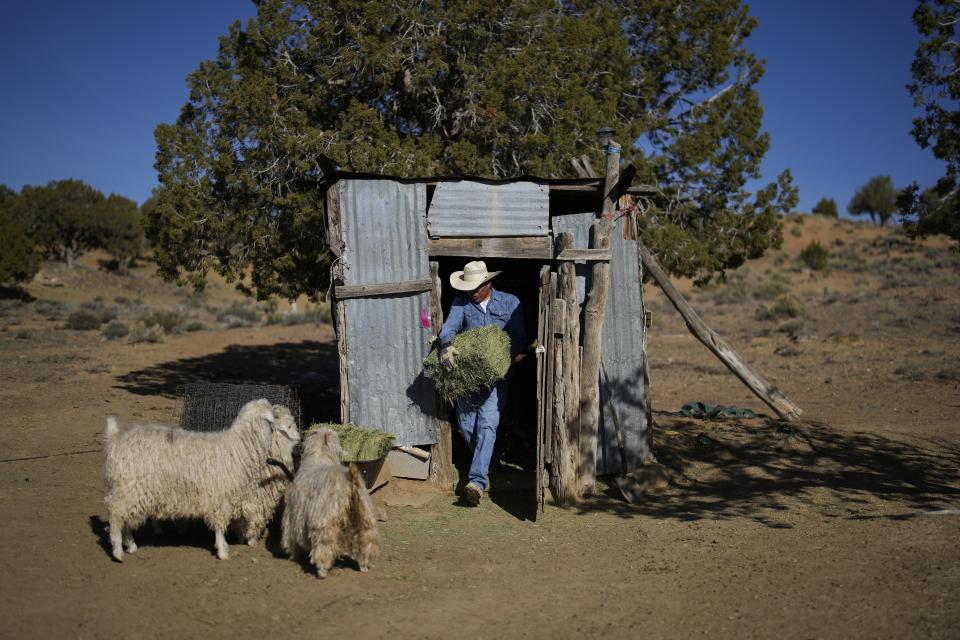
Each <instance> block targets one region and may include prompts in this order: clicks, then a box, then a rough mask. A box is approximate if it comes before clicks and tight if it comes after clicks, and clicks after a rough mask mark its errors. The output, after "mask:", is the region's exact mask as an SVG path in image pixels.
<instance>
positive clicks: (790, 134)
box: [0, 0, 942, 211]
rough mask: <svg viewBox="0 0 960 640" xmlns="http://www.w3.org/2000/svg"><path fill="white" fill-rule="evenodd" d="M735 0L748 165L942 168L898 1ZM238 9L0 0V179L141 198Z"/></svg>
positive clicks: (237, 4)
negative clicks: (756, 117)
mask: <svg viewBox="0 0 960 640" xmlns="http://www.w3.org/2000/svg"><path fill="white" fill-rule="evenodd" d="M749 4H750V7H751V11H752V13H753V15H754V16H756V17H757V19H758V20H759V22H760V26H759V27H758V29H757V30H756V31H755V32H754V35H753V36H751V37H750V39H749V40H748V47H749V48H750V49H751V50H752V51H754V52H755V53H756V54H758V55H759V56H760V57H762V58H766V60H767V71H766V74H765V76H764V79H763V81H762V82H761V83H760V85H759V91H760V95H761V98H762V101H763V104H764V108H765V110H766V116H765V118H764V128H765V129H766V130H767V131H769V132H770V134H771V136H772V146H771V149H770V152H769V153H768V155H767V157H766V159H765V161H764V163H763V173H764V181H766V180H772V179H774V178H775V177H776V175H777V174H778V173H779V172H780V171H781V170H783V169H784V168H786V167H789V168H790V169H792V170H793V175H794V179H795V182H796V183H797V185H798V186H799V187H800V205H799V207H798V210H800V211H809V210H810V209H811V208H812V207H813V205H814V204H815V203H816V201H817V200H818V199H819V198H820V197H821V196H830V197H833V198H834V199H835V200H836V201H837V204H838V205H839V207H840V209H841V211H843V210H845V208H846V204H847V202H849V200H850V197H851V196H852V195H853V192H854V191H855V190H856V188H857V187H858V186H860V185H862V184H863V183H864V182H866V181H867V180H868V179H869V178H871V177H872V176H874V175H879V174H889V175H891V176H892V177H893V180H894V184H895V185H896V186H897V187H900V186H904V185H906V184H907V183H908V182H911V181H913V180H919V181H920V182H921V184H924V185H927V184H930V183H932V182H933V181H934V180H935V179H936V178H937V177H938V176H939V175H940V174H941V173H942V164H941V163H940V162H938V161H936V160H935V159H934V158H933V156H932V155H931V154H930V152H929V151H924V150H921V149H920V148H919V147H918V146H917V145H916V144H915V143H914V141H913V139H912V138H911V137H910V134H909V129H910V126H911V120H912V118H913V117H914V115H916V113H915V110H914V109H913V107H912V105H911V102H910V98H909V96H908V95H907V92H906V90H905V89H904V85H905V84H906V83H907V82H908V81H909V79H910V62H911V60H912V58H913V50H914V48H915V45H916V41H917V36H916V32H915V30H914V29H913V25H912V23H911V22H910V15H911V13H912V11H913V8H914V6H915V3H914V2H912V1H911V0H860V1H854V0H832V1H829V0H804V1H802V2H791V1H789V0H758V1H756V2H750V3H749ZM254 13H255V8H254V6H253V4H252V3H251V2H249V1H248V0H229V1H228V0H199V1H191V2H188V1H186V0H165V1H163V2H138V1H135V0H127V1H119V0H113V1H110V0H90V1H88V2H66V1H60V2H55V1H51V0H34V1H32V2H5V3H3V5H2V8H0V70H2V78H3V80H2V82H3V87H4V91H3V95H2V100H0V183H5V184H7V185H8V186H10V187H12V188H15V189H20V188H21V187H22V186H23V185H24V184H44V183H46V182H47V181H48V180H53V179H64V178H79V179H81V180H83V181H85V182H87V183H89V184H91V185H93V186H94V187H96V188H98V189H100V190H101V191H103V192H105V193H109V192H115V193H120V194H122V195H125V196H127V197H130V198H133V199H134V200H136V201H138V202H143V200H145V199H146V198H147V197H148V196H149V195H150V190H151V189H152V188H153V187H154V186H155V184H156V175H155V173H154V170H153V155H154V150H155V145H154V141H153V129H154V127H155V126H156V125H157V124H158V123H160V122H172V121H173V120H174V119H176V117H177V115H178V113H179V109H180V107H181V106H182V105H183V103H184V102H185V101H186V98H187V89H186V83H185V78H186V75H187V74H188V73H189V72H190V71H192V70H193V69H195V68H196V66H197V64H198V63H199V62H200V61H201V60H204V59H209V58H212V57H213V56H214V55H215V53H216V49H217V37H218V36H220V35H222V34H223V33H225V32H226V30H227V27H228V26H229V24H230V23H231V22H233V21H234V20H236V19H242V20H244V21H246V19H247V18H249V17H251V16H252V15H254Z"/></svg>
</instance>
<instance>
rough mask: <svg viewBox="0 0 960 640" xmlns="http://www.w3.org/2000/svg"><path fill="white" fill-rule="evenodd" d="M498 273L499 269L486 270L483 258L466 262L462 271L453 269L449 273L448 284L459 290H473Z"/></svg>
mask: <svg viewBox="0 0 960 640" xmlns="http://www.w3.org/2000/svg"><path fill="white" fill-rule="evenodd" d="M500 273H501V272H500V271H487V263H486V262H484V261H483V260H476V261H474V262H468V263H467V265H466V266H465V267H464V268H463V271H454V272H453V273H452V274H450V286H452V287H453V288H454V289H459V290H460V291H473V290H474V289H476V288H477V287H479V286H481V285H483V284H486V283H487V282H490V281H491V280H493V279H494V278H495V277H497V276H498V275H500Z"/></svg>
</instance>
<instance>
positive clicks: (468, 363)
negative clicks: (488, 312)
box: [423, 325, 510, 402]
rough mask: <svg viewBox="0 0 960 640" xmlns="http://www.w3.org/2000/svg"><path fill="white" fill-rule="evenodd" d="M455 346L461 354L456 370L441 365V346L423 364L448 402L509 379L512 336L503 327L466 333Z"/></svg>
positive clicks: (457, 360) (424, 369)
mask: <svg viewBox="0 0 960 640" xmlns="http://www.w3.org/2000/svg"><path fill="white" fill-rule="evenodd" d="M451 344H452V346H453V348H454V349H456V351H457V354H456V358H455V363H456V366H454V368H453V369H446V368H445V367H444V366H443V365H441V364H440V353H439V344H438V345H437V346H436V347H435V348H434V349H433V350H431V351H430V354H429V355H427V357H426V359H424V361H423V371H424V373H425V374H426V376H427V377H428V378H430V379H431V380H433V382H434V384H435V385H436V387H437V391H438V392H439V393H440V395H441V396H442V397H443V398H445V399H446V400H449V401H451V402H454V401H456V399H457V398H459V397H461V396H465V395H468V394H472V393H476V392H478V391H483V390H484V389H489V388H490V387H492V386H493V385H495V384H496V383H497V382H498V381H499V380H502V379H503V377H504V376H505V375H507V370H508V369H509V368H510V336H508V335H507V332H506V331H504V330H503V329H501V328H500V327H497V326H496V325H487V326H485V327H480V328H478V329H470V330H469V331H464V332H463V333H459V334H457V335H456V336H455V337H454V339H453V342H452V343H451Z"/></svg>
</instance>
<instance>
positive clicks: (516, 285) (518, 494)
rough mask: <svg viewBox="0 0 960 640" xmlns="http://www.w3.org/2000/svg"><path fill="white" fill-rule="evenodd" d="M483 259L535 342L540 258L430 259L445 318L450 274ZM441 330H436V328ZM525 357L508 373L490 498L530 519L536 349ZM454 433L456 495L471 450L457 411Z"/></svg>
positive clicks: (451, 292)
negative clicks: (515, 302)
mask: <svg viewBox="0 0 960 640" xmlns="http://www.w3.org/2000/svg"><path fill="white" fill-rule="evenodd" d="M476 259H482V260H483V261H484V262H485V263H486V265H487V269H488V270H489V271H502V273H501V274H500V275H499V276H497V277H496V278H494V280H493V286H494V288H495V289H497V290H500V291H504V292H506V293H511V294H513V295H515V296H516V297H517V298H518V299H519V301H520V307H521V308H522V309H523V318H524V326H525V328H526V334H527V344H526V345H524V347H529V346H531V345H532V344H533V343H534V341H535V340H537V339H538V317H539V314H540V311H541V310H540V279H541V270H542V268H543V267H544V266H545V265H546V264H548V263H546V262H542V261H539V260H529V259H516V258H484V257H479V258H470V257H440V256H432V257H431V260H433V261H436V262H437V264H438V266H439V276H440V282H441V297H440V304H441V307H442V309H443V317H444V319H446V317H447V315H448V313H449V311H450V305H451V303H452V302H453V298H454V296H455V295H456V294H457V293H458V291H456V290H455V289H454V288H453V287H451V286H450V276H451V274H453V272H455V271H460V270H462V269H463V267H464V265H465V264H466V263H467V262H470V261H471V260H476ZM438 330H439V328H438ZM525 353H526V356H525V357H524V358H523V360H521V361H520V362H518V363H516V364H514V365H513V366H512V368H511V372H510V374H509V382H508V385H509V386H508V392H507V401H506V404H505V406H504V410H503V413H502V414H501V417H500V425H499V427H498V429H497V443H496V446H495V448H494V452H493V458H492V460H491V463H490V492H489V496H488V498H489V499H490V500H491V501H492V502H494V503H495V504H497V505H498V506H500V507H501V508H503V509H504V510H505V511H507V512H509V513H511V514H513V515H514V516H516V517H517V518H520V519H522V520H534V519H535V518H536V510H537V507H538V503H539V498H538V496H539V490H538V489H539V487H538V484H537V483H538V481H539V478H538V476H539V475H540V474H539V472H538V462H537V460H538V456H539V455H540V450H539V446H538V444H539V439H540V437H541V434H540V433H539V430H538V413H539V411H540V407H539V406H538V403H537V375H538V371H537V358H536V355H535V353H534V350H533V349H532V348H531V349H527V350H526V351H525ZM451 427H452V430H453V437H452V443H453V464H454V466H455V467H456V469H457V474H458V476H459V478H460V480H459V482H458V484H457V490H458V492H459V491H460V490H461V489H462V488H463V485H464V484H465V482H466V477H467V471H468V469H469V467H470V460H471V455H472V454H471V452H470V450H469V448H468V447H467V445H466V443H465V442H464V440H463V437H462V436H461V435H460V429H459V425H458V424H457V420H456V414H455V412H454V413H453V415H451Z"/></svg>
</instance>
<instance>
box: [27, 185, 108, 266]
mask: <svg viewBox="0 0 960 640" xmlns="http://www.w3.org/2000/svg"><path fill="white" fill-rule="evenodd" d="M102 202H103V194H102V193H100V192H99V191H97V190H96V189H94V188H93V187H91V186H90V185H88V184H85V183H83V182H82V181H80V180H53V181H51V182H48V183H47V184H46V185H45V186H42V187H34V186H25V187H24V188H23V189H22V190H21V192H20V197H19V199H18V203H17V211H18V217H19V220H20V222H21V224H22V225H23V227H24V229H25V230H26V231H27V233H28V234H29V235H30V236H31V237H32V238H33V239H34V241H35V242H36V243H37V245H38V246H39V247H40V248H41V249H42V250H43V252H44V254H45V255H46V256H47V257H49V258H51V259H54V260H65V261H66V262H67V264H69V265H70V266H73V265H74V263H75V261H76V259H77V258H78V257H80V256H81V255H82V254H83V253H84V252H85V251H87V250H89V249H93V248H95V247H96V246H97V243H98V242H99V235H98V228H97V225H96V219H97V215H98V214H97V207H99V206H100V204H101V203H102Z"/></svg>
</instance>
